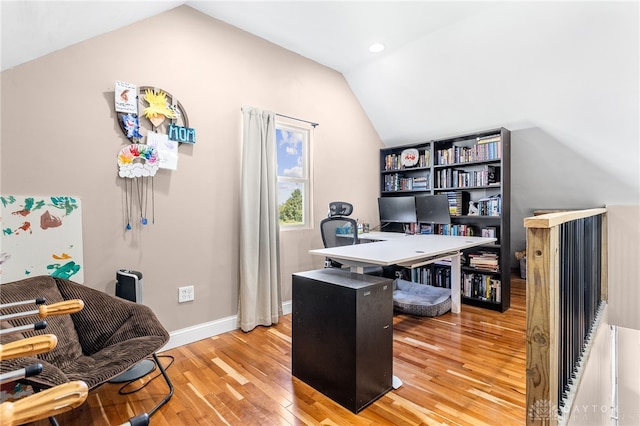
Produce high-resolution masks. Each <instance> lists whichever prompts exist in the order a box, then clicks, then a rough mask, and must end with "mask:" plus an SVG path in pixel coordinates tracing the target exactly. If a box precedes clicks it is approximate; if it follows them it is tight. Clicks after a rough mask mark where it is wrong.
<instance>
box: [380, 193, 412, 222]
mask: <svg viewBox="0 0 640 426" xmlns="http://www.w3.org/2000/svg"><path fill="white" fill-rule="evenodd" d="M378 212H379V214H380V223H385V222H395V223H415V222H417V220H416V201H415V197H379V198H378Z"/></svg>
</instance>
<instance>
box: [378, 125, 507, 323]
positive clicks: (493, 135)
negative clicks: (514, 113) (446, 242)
mask: <svg viewBox="0 0 640 426" xmlns="http://www.w3.org/2000/svg"><path fill="white" fill-rule="evenodd" d="M416 150H417V152H418V153H419V154H420V155H423V156H424V160H423V161H420V158H419V159H418V161H417V162H415V164H413V160H412V158H411V157H412V156H411V155H409V156H408V157H407V152H408V153H409V154H415V152H416ZM510 161H511V132H510V131H509V130H507V129H505V128H497V129H489V130H483V131H480V132H475V133H468V134H462V135H457V136H453V137H449V138H443V139H437V140H431V141H426V142H420V143H416V144H410V145H401V146H396V147H388V148H383V149H381V150H380V194H381V196H382V197H389V196H398V195H402V196H405V195H415V196H420V195H432V194H447V195H448V196H449V200H450V211H451V224H448V225H443V224H421V223H418V224H416V226H415V229H416V230H417V232H420V230H421V229H425V230H426V229H427V228H429V227H431V228H432V229H431V231H430V232H431V233H441V234H448V235H473V236H494V237H495V238H497V240H498V241H497V243H496V244H491V245H490V246H483V247H477V248H473V249H470V250H467V251H465V253H464V256H463V259H462V260H463V262H462V266H461V271H460V272H461V274H460V276H461V281H462V282H461V283H460V285H461V294H462V302H463V303H465V304H469V305H474V306H480V307H483V308H487V309H492V310H496V311H500V312H504V311H505V310H507V309H508V308H509V307H510V305H511V275H510V274H511V271H510V266H509V265H510V262H509V260H510V252H511V250H510V239H511V233H510V220H511V210H510V204H511V166H510ZM425 181H426V183H424V182H425ZM416 182H418V183H419V185H417V186H416V185H415V183H416ZM470 202H471V203H472V204H473V207H470V204H469V203H470ZM474 208H475V210H476V211H477V213H476V212H474ZM426 232H428V231H426ZM485 252H486V253H493V255H494V256H495V258H496V259H497V266H495V265H493V263H495V262H493V263H492V264H491V265H489V266H487V265H484V264H483V265H480V266H478V265H476V261H474V265H471V264H470V259H471V258H476V259H477V255H478V254H481V253H485ZM486 256H488V257H492V256H490V255H486ZM443 267H444V268H446V266H443V265H437V264H436V265H429V266H426V267H424V268H423V269H424V270H421V271H407V272H405V273H404V274H403V275H404V276H405V277H406V278H408V279H412V280H418V279H419V280H422V281H423V282H425V281H428V282H425V283H428V284H435V285H440V286H442V285H443V283H446V282H447V281H446V279H444V278H442V277H443V276H444V275H445V274H444V273H443V272H442V268H443ZM469 276H473V277H474V280H473V286H475V288H474V287H472V288H471V291H470V292H469V291H467V293H466V295H465V278H466V279H467V281H468V279H469ZM425 277H429V278H428V279H427V278H425ZM436 278H437V281H436ZM481 279H482V280H483V283H482V284H483V285H481V284H480V283H479V281H480V280H481ZM430 280H433V281H430ZM448 284H449V285H450V282H449V283H448ZM466 285H467V286H468V285H469V284H468V283H466Z"/></svg>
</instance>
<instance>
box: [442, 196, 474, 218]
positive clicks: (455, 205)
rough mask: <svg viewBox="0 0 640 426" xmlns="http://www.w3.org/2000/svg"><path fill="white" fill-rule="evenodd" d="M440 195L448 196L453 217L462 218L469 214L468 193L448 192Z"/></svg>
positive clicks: (450, 212)
mask: <svg viewBox="0 0 640 426" xmlns="http://www.w3.org/2000/svg"><path fill="white" fill-rule="evenodd" d="M440 194H443V195H446V196H447V200H448V201H449V214H450V215H451V216H462V215H466V214H468V213H469V200H470V195H469V193H468V192H467V191H448V192H440Z"/></svg>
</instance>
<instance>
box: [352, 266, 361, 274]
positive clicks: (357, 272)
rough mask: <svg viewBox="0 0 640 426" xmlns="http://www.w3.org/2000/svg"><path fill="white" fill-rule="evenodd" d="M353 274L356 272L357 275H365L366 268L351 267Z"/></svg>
mask: <svg viewBox="0 0 640 426" xmlns="http://www.w3.org/2000/svg"><path fill="white" fill-rule="evenodd" d="M350 270H351V272H355V273H356V274H360V275H362V274H364V266H351V267H350Z"/></svg>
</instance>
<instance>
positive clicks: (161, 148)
mask: <svg viewBox="0 0 640 426" xmlns="http://www.w3.org/2000/svg"><path fill="white" fill-rule="evenodd" d="M147 145H149V146H152V147H154V148H155V149H156V150H157V151H158V157H159V158H160V162H159V166H160V168H161V169H169V170H176V169H177V168H178V142H176V141H171V140H169V138H168V136H167V135H162V134H160V133H155V132H149V133H147Z"/></svg>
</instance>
